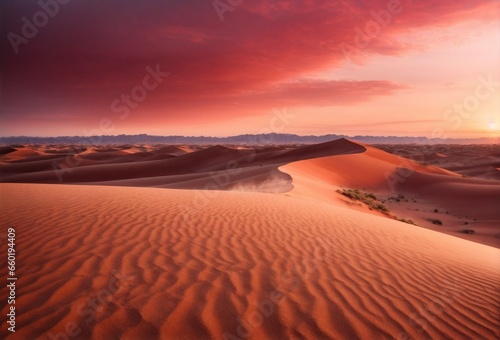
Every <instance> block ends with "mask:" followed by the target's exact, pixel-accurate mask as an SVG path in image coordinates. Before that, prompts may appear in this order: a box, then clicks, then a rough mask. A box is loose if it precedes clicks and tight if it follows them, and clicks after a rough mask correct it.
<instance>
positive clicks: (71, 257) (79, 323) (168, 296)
mask: <svg viewBox="0 0 500 340" xmlns="http://www.w3.org/2000/svg"><path fill="white" fill-rule="evenodd" d="M0 193H1V195H0V209H1V210H0V213H1V216H2V220H1V221H2V222H1V224H2V230H4V231H5V230H6V229H7V227H13V228H15V229H16V251H17V267H18V270H17V276H18V277H19V279H18V281H17V283H16V284H17V302H16V306H17V311H18V315H17V324H16V333H15V334H10V335H9V332H8V331H7V330H6V324H5V322H4V323H3V324H2V328H1V333H0V337H2V338H4V337H6V336H7V335H9V338H18V339H27V338H36V337H41V338H48V337H49V336H59V338H64V337H63V333H65V334H67V335H70V336H69V338H72V336H73V335H76V338H91V337H92V338H94V339H113V338H122V339H138V338H164V339H205V338H213V339H248V338H250V339H278V338H308V339H319V338H332V339H356V338H363V339H375V338H397V339H410V338H433V339H438V338H452V339H462V338H470V339H497V338H499V337H500V331H499V328H500V321H499V317H500V315H499V308H498V306H499V305H500V288H499V287H500V250H498V249H496V248H493V247H490V246H487V245H483V244H479V243H474V242H470V241H467V240H463V239H459V238H456V237H451V236H449V235H446V234H443V233H438V232H435V231H432V230H428V229H424V228H419V227H415V226H413V225H409V224H406V223H401V222H398V221H395V220H391V219H388V218H385V217H381V216H375V215H373V214H365V213H360V212H358V211H356V210H352V209H348V208H346V207H343V206H341V205H340V204H332V203H331V202H322V201H320V200H318V199H315V198H312V197H310V196H307V195H305V194H297V193H294V191H292V192H291V193H290V194H268V193H258V192H231V191H199V190H178V189H155V188H128V187H106V186H82V185H54V184H20V183H14V184H12V183H3V184H0ZM2 247H5V245H4V244H2ZM0 276H1V277H3V278H5V277H6V276H7V272H6V268H5V266H2V267H1V268H0ZM1 294H2V296H1V297H0V301H2V302H1V303H2V305H1V306H2V307H1V313H2V314H3V315H5V314H6V313H7V308H8V307H7V306H6V305H5V304H4V301H6V298H7V297H6V294H7V293H6V290H5V289H3V290H2V291H1ZM49 338H50V337H49Z"/></svg>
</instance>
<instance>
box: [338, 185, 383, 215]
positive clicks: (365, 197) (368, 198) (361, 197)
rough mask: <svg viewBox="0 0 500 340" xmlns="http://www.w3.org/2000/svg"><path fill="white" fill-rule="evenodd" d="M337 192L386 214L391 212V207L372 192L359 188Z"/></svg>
mask: <svg viewBox="0 0 500 340" xmlns="http://www.w3.org/2000/svg"><path fill="white" fill-rule="evenodd" d="M337 192H338V193H339V194H341V195H344V196H346V197H349V198H350V199H352V200H355V201H360V202H362V203H364V204H366V205H367V206H368V207H369V208H370V209H371V210H377V211H380V212H382V213H384V214H388V213H389V209H387V207H386V206H385V205H384V204H383V203H382V202H380V201H379V200H377V196H375V195H374V194H372V193H364V192H362V191H360V190H358V189H342V190H337Z"/></svg>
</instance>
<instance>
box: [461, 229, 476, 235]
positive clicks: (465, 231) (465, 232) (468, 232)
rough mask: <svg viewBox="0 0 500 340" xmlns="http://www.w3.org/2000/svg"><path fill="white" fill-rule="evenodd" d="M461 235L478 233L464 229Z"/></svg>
mask: <svg viewBox="0 0 500 340" xmlns="http://www.w3.org/2000/svg"><path fill="white" fill-rule="evenodd" d="M460 232H461V233H464V234H475V233H476V231H475V230H474V229H464V230H460Z"/></svg>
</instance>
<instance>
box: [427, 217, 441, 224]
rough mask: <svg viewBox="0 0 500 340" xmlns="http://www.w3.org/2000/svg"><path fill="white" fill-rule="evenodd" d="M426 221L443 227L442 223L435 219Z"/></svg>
mask: <svg viewBox="0 0 500 340" xmlns="http://www.w3.org/2000/svg"><path fill="white" fill-rule="evenodd" d="M427 220H429V221H430V222H431V223H432V224H436V225H443V222H442V221H441V220H440V219H437V218H428V219H427Z"/></svg>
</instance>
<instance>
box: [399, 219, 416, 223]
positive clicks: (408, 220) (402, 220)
mask: <svg viewBox="0 0 500 340" xmlns="http://www.w3.org/2000/svg"><path fill="white" fill-rule="evenodd" d="M398 221H399V222H404V223H408V224H413V225H416V224H415V222H413V220H412V219H409V218H408V219H405V218H398Z"/></svg>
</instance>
